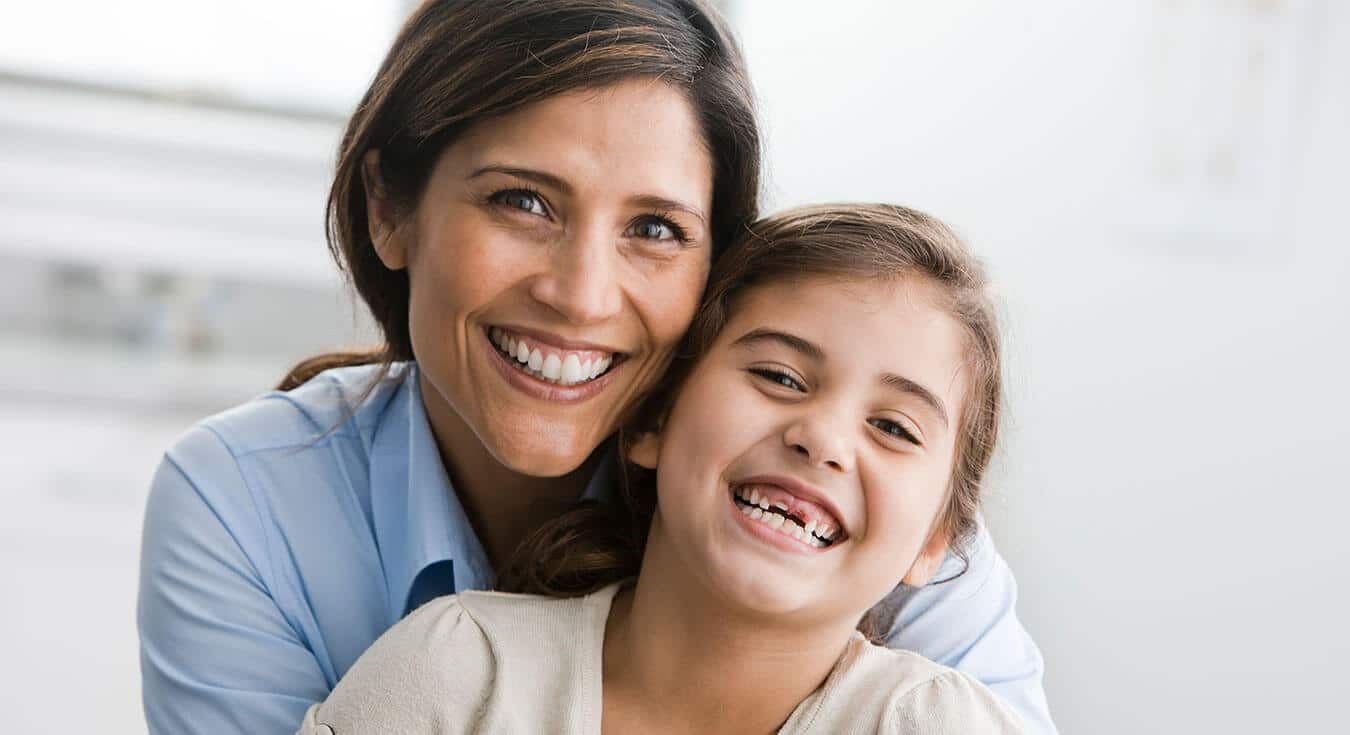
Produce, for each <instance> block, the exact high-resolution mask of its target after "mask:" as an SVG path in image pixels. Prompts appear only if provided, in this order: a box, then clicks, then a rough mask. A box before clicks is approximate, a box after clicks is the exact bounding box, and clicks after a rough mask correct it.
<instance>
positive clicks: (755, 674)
mask: <svg viewBox="0 0 1350 735" xmlns="http://www.w3.org/2000/svg"><path fill="white" fill-rule="evenodd" d="M658 533H659V531H658V529H657V528H656V527H655V526H654V527H653V531H652V538H650V539H649V540H648V545H647V551H646V555H645V557H644V559H643V563H642V572H641V574H640V575H639V576H638V580H637V583H636V584H635V585H634V586H633V587H630V588H626V589H624V590H622V591H621V592H620V593H619V594H618V596H616V597H615V600H614V605H613V607H611V609H610V614H609V620H608V623H607V625H606V628H605V643H604V668H603V671H604V674H603V681H604V696H603V698H602V701H603V702H604V731H605V733H620V732H622V733H628V732H636V733H641V732H662V733H685V732H688V733H695V732H696V733H702V734H703V735H717V734H718V733H759V734H764V733H774V732H777V730H778V728H779V727H781V726H782V725H783V723H784V722H785V721H786V720H787V719H788V717H789V716H791V714H792V711H793V710H794V709H795V708H796V707H797V705H798V704H800V703H801V702H802V700H804V699H806V698H807V697H809V696H810V695H811V693H812V692H814V691H815V690H816V689H817V688H819V687H820V685H821V684H822V683H824V681H825V679H826V677H828V676H829V673H830V671H831V670H832V669H833V668H834V665H835V663H836V662H837V661H838V659H839V656H840V655H841V654H842V653H843V651H844V649H845V647H846V646H847V644H848V640H849V637H850V636H851V635H852V631H853V628H852V626H849V625H839V626H834V627H829V628H825V627H821V626H807V627H791V626H785V625H782V624H779V623H776V621H774V620H773V619H772V618H768V617H767V616H756V615H753V614H752V613H749V611H737V610H733V609H731V608H729V607H727V606H725V605H723V604H722V603H721V602H720V601H718V600H716V599H714V598H713V594H712V593H711V592H710V591H708V590H703V589H698V588H696V587H694V586H693V584H692V577H691V575H688V574H684V573H681V572H680V571H679V570H680V567H679V566H678V565H679V563H680V562H679V561H678V560H676V559H675V558H673V555H671V554H667V553H664V549H663V547H662V545H661V542H660V540H659V538H657V534H658Z"/></svg>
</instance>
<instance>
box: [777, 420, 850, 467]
mask: <svg viewBox="0 0 1350 735" xmlns="http://www.w3.org/2000/svg"><path fill="white" fill-rule="evenodd" d="M846 431H847V429H846V428H845V427H843V426H841V425H839V424H838V423H832V422H831V421H830V420H829V417H827V416H823V415H821V414H819V413H815V414H813V415H809V416H803V417H801V418H800V419H799V420H797V421H795V422H793V423H792V424H791V425H789V426H788V428H787V430H786V431H784V432H783V444H785V445H786V446H787V447H788V449H791V450H793V451H794V452H796V453H797V455H798V456H799V457H801V458H802V459H803V460H805V461H806V463H807V464H809V465H810V466H812V467H824V468H826V469H831V470H835V471H837V472H850V471H852V469H853V464H852V460H851V459H850V457H851V453H850V452H849V448H848V440H847V439H846V438H845V437H846V436H847V434H846Z"/></svg>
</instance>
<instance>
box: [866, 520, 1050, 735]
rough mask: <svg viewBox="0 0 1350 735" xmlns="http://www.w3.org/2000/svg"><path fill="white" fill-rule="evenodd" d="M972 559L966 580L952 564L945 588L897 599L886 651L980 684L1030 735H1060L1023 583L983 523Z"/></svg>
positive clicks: (943, 574) (904, 592) (906, 592)
mask: <svg viewBox="0 0 1350 735" xmlns="http://www.w3.org/2000/svg"><path fill="white" fill-rule="evenodd" d="M968 556H969V562H968V567H966V568H965V572H964V573H961V570H962V567H963V564H962V562H961V561H960V560H959V559H957V558H955V557H950V558H948V559H947V562H946V563H944V564H943V567H942V569H941V570H939V572H938V575H937V580H938V581H936V582H934V583H931V584H928V585H925V586H923V587H918V588H915V587H907V586H904V585H902V586H901V587H900V588H899V589H897V590H896V591H895V592H894V593H892V595H891V597H890V598H889V599H888V602H889V603H891V604H893V605H895V606H897V607H898V612H897V614H896V618H895V621H894V624H893V625H892V626H891V630H890V633H889V635H887V637H886V644H887V645H889V646H890V647H892V648H903V649H905V650H909V651H915V652H917V653H920V654H923V655H924V656H925V657H927V658H929V659H932V660H933V661H936V662H938V663H940V664H943V665H944V666H950V667H952V668H954V669H957V670H960V671H963V672H965V673H967V674H969V675H971V676H973V677H974V678H976V679H978V680H980V681H981V682H983V683H984V684H985V686H988V687H989V688H990V689H992V690H993V691H994V693H995V694H998V695H999V696H1000V697H1002V698H1003V699H1004V701H1006V702H1007V703H1008V704H1009V705H1011V706H1012V707H1013V709H1015V710H1016V711H1017V713H1018V714H1019V715H1020V716H1021V717H1022V721H1023V723H1024V725H1025V726H1026V731H1027V732H1028V733H1038V734H1039V735H1055V733H1056V730H1055V725H1054V722H1053V721H1052V720H1051V718H1050V707H1049V705H1048V704H1047V703H1046V699H1045V688H1044V685H1043V684H1042V681H1041V680H1042V676H1043V674H1044V671H1045V663H1044V660H1043V659H1042V658H1041V652H1040V649H1038V648H1037V647H1036V643H1035V641H1033V640H1032V639H1031V635H1030V634H1028V633H1027V631H1026V628H1023V627H1022V623H1021V622H1020V621H1019V620H1018V619H1017V611H1016V609H1015V608H1016V604H1017V581H1016V580H1015V579H1014V578H1013V574H1012V570H1011V569H1010V568H1009V567H1008V563H1007V562H1006V561H1004V560H1003V557H1002V556H1000V555H999V553H998V550H997V549H995V548H994V540H993V538H991V537H990V536H989V531H988V529H987V528H985V526H984V524H983V522H981V524H980V526H979V529H978V531H977V533H976V535H975V538H974V539H973V540H972V542H971V544H970V548H969V553H968ZM944 580H945V581H944Z"/></svg>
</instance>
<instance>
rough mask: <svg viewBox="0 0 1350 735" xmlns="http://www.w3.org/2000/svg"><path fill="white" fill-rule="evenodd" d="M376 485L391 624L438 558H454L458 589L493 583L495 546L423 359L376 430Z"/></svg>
mask: <svg viewBox="0 0 1350 735" xmlns="http://www.w3.org/2000/svg"><path fill="white" fill-rule="evenodd" d="M370 488H371V496H372V497H371V512H372V514H373V515H374V519H375V538H376V541H377V543H378V544H379V547H380V563H381V564H382V565H383V567H384V577H385V584H386V585H387V591H388V595H389V615H390V619H389V622H390V624H393V623H394V622H396V621H398V619H399V618H400V617H402V615H403V612H404V610H405V609H406V606H407V603H408V593H409V592H410V591H411V589H412V585H413V581H414V580H415V579H416V578H417V575H418V573H420V572H421V571H422V570H423V569H425V568H427V567H428V566H430V565H432V564H435V563H436V562H440V561H446V560H450V561H452V562H453V564H454V578H455V592H460V591H462V590H464V589H488V588H490V587H491V586H492V584H493V573H492V567H491V565H490V564H489V563H488V559H487V553H486V552H485V551H484V550H483V545H482V543H481V542H480V541H479V540H478V534H476V533H474V530H473V527H472V526H471V525H470V524H469V518H468V516H467V515H466V514H465V513H464V507H463V506H461V505H460V503H459V497H458V496H457V495H455V491H454V488H453V487H451V485H450V477H449V475H448V474H447V473H446V471H445V465H444V464H443V463H442V462H441V456H440V451H439V449H438V448H437V446H436V439H435V436H434V435H433V434H432V433H431V425H430V424H429V423H428V421H427V415H426V408H425V407H424V406H423V404H422V390H421V384H420V381H419V380H418V378H417V368H416V366H415V365H412V364H409V365H408V366H407V369H406V371H405V373H404V376H403V382H402V385H400V386H399V388H398V394H397V395H396V396H395V397H394V400H393V401H392V403H391V405H390V407H389V410H387V411H386V412H385V415H384V417H383V420H382V421H381V423H380V427H379V429H378V431H377V433H376V434H375V437H374V440H373V443H372V447H371V457H370Z"/></svg>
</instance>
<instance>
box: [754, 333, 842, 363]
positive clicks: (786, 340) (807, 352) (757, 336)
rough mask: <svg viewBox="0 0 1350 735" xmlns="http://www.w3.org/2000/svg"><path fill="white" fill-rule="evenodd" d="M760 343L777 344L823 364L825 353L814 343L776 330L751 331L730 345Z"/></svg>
mask: <svg viewBox="0 0 1350 735" xmlns="http://www.w3.org/2000/svg"><path fill="white" fill-rule="evenodd" d="M761 342H777V343H779V344H781V345H783V346H784V347H787V348H788V349H791V350H793V351H794V352H799V353H801V354H802V356H803V357H807V358H810V359H811V360H813V361H815V362H824V360H825V351H824V350H822V349H820V348H819V347H817V346H816V344H815V343H814V342H810V341H807V340H805V339H802V338H801V337H798V336H797V335H795V334H788V333H787V332H780V331H778V330H776V329H765V328H760V329H752V330H750V331H749V332H746V333H745V334H743V335H741V336H740V337H739V338H737V339H736V341H735V342H732V343H731V344H732V345H733V346H735V347H754V346H755V345H757V344H759V343H761Z"/></svg>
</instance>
